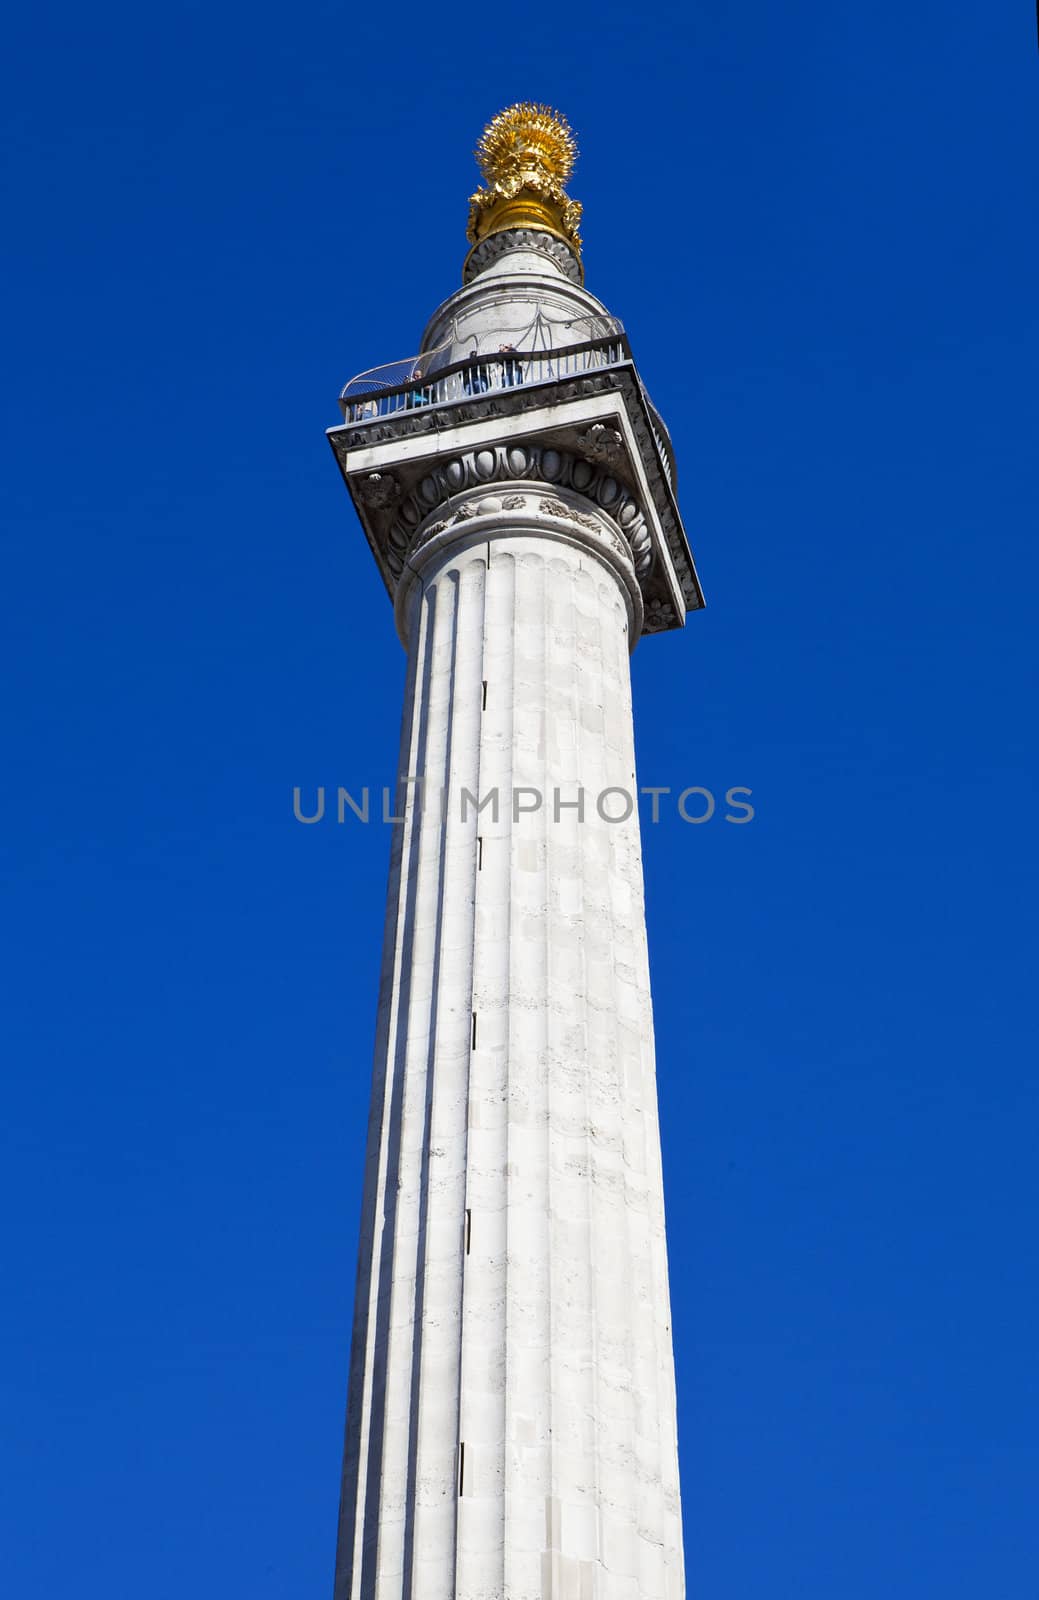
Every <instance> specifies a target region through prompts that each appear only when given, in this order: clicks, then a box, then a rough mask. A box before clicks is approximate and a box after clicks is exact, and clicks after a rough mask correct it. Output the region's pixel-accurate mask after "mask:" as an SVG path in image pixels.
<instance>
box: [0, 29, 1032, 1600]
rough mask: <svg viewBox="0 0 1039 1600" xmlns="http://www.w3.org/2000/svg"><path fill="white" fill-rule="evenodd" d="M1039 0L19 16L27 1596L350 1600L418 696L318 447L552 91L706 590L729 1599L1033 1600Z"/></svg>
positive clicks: (662, 688)
mask: <svg viewBox="0 0 1039 1600" xmlns="http://www.w3.org/2000/svg"><path fill="white" fill-rule="evenodd" d="M1034 29H1035V22H1034V17H1033V16H1032V14H1031V11H1030V9H1029V8H1028V7H1027V6H1024V5H1021V6H1019V7H1017V8H1011V7H1007V8H999V7H993V6H982V5H981V4H974V5H969V4H959V3H955V0H953V3H950V0H943V3H941V4H939V3H938V0H922V3H918V4H916V5H913V6H909V7H907V6H906V5H905V4H902V3H899V4H896V3H895V0H877V3H876V4H874V5H872V6H856V7H852V6H847V5H837V6H835V5H832V4H824V3H822V0H788V3H787V4H784V5H776V4H772V5H764V4H762V3H761V0H743V3H742V4H739V5H737V4H735V3H731V0H695V3H694V4H692V5H690V6H689V7H683V8H678V7H675V8H664V7H656V8H653V7H650V8H642V9H640V10H637V11H632V10H631V9H630V8H628V7H621V6H618V5H615V4H612V3H602V0H601V3H599V4H597V5H596V6H594V7H590V8H585V9H577V10H571V11H560V10H555V11H552V12H539V11H536V10H531V9H529V8H518V7H509V6H505V5H502V6H498V7H489V6H475V5H471V4H462V5H458V6H455V7H453V8H451V9H450V10H448V9H436V8H431V7H424V8H421V9H414V10H409V9H408V8H407V7H403V8H396V9H394V8H390V7H384V6H372V7H367V8H365V7H356V6H349V7H348V6H341V5H336V4H330V3H327V0H322V3H316V4H307V5H303V6H299V7H294V8H283V7H279V8H272V7H268V6H264V5H263V4H252V5H249V6H246V5H232V4H227V3H225V0H216V3H215V4H210V5H208V6H205V7H203V6H201V5H183V6H182V5H173V6H171V7H165V8H154V7H152V8H146V7H140V6H134V7H120V6H111V5H104V4H102V5H101V6H100V7H76V8H73V7H67V6H48V5H45V4H44V5H41V6H38V7H36V8H33V9H30V8H28V7H23V8H21V10H20V12H19V13H18V14H17V15H15V16H14V17H13V18H11V19H10V20H9V22H8V24H7V29H6V39H5V51H4V57H5V60H4V65H3V68H2V69H0V70H2V71H3V74H4V77H5V79H6V83H5V84H4V85H3V93H2V95H0V116H2V118H3V123H4V126H3V132H2V138H0V161H2V164H3V172H4V202H3V204H4V215H5V220H6V221H7V223H8V226H9V236H10V243H11V247H12V248H11V263H10V268H9V273H8V282H7V291H6V306H7V310H8V313H9V316H8V319H7V321H8V326H7V328H6V331H5V345H6V357H7V359H6V369H7V380H6V384H5V400H6V412H7V420H6V423H5V428H4V444H5V446H6V447H7V451H8V455H9V460H8V464H7V466H6V469H5V471H4V474H3V489H4V495H5V499H6V501H7V508H6V515H5V517H4V524H5V533H4V573H5V582H4V605H5V610H6V611H7V617H6V620H5V622H4V624H3V628H2V630H0V631H2V639H0V648H2V650H3V653H4V657H5V663H4V665H5V677H4V681H5V683H6V686H7V694H6V695H5V697H4V699H5V707H4V733H3V746H4V751H5V755H6V756H7V764H8V776H7V779H6V781H5V783H4V785H3V806H4V810H5V813H6V814H5V816H4V819H3V839H4V845H5V858H6V864H5V868H4V877H5V898H6V903H7V905H8V907H9V917H8V926H9V928H10V931H11V938H10V941H9V944H8V948H7V954H6V958H5V960H4V962H3V967H2V973H3V979H4V983H5V987H6V988H7V990H8V994H7V999H6V1002H5V1012H6V1016H7V1019H8V1020H7V1029H6V1032H7V1034H8V1036H9V1038H10V1041H11V1047H10V1050H9V1052H8V1060H9V1066H8V1070H7V1072H6V1074H5V1080H4V1081H5V1099H6V1105H5V1109H4V1116H3V1119H2V1121H3V1131H2V1134H0V1144H2V1149H0V1184H2V1186H3V1211H2V1215H3V1236H4V1256H5V1266H4V1295H3V1309H2V1311H0V1398H2V1426H0V1437H2V1443H0V1454H2V1457H3V1458H5V1459H0V1475H2V1477H3V1480H4V1481H5V1483H6V1484H7V1490H6V1494H5V1497H4V1504H3V1507H2V1509H0V1519H2V1521H3V1524H6V1525H5V1526H3V1527H2V1528H0V1538H2V1543H3V1547H4V1550H5V1555H4V1558H3V1563H4V1588H5V1592H6V1593H8V1594H10V1595H11V1596H12V1597H15V1596H17V1597H18V1600H43V1597H45V1596H46V1597H48V1600H49V1597H51V1596H53V1595H55V1594H57V1593H63V1592H65V1591H66V1590H70V1589H71V1590H74V1592H75V1593H76V1595H77V1596H78V1597H79V1600H137V1597H138V1596H139V1595H141V1594H144V1593H147V1594H148V1596H149V1600H183V1596H185V1595H191V1596H192V1597H193V1600H226V1597H227V1596H236V1595H243V1596H245V1595H247V1596H249V1600H283V1597H284V1600H289V1597H291V1600H299V1597H301V1596H310V1595H327V1594H328V1593H329V1592H330V1585H331V1568H332V1559H333V1543H334V1526H335V1514H336V1501H337V1494H338V1474H339V1453H340V1446H341V1432H342V1414H343V1408H344V1399H345V1378H346V1362H347V1347H348V1331H349V1321H350V1306H351V1296H352V1288H353V1274H354V1252H355V1245H356V1231H357V1218H358V1207H359V1199H360V1160H361V1153H362V1145H363V1138H364V1130H365V1121H366V1115H367V1097H368V1080H369V1070H370V1053H371V1043H372V1029H373V1018H374V1003H375V991H376V980H377V966H378V957H379V942H380V937H381V922H382V910H383V895H384V889H385V871H386V856H387V847H388V838H387V835H386V833H385V830H382V829H376V828H369V829H363V828H361V826H360V825H359V824H356V825H354V826H352V827H351V826H349V825H347V826H344V827H342V828H338V827H336V826H335V825H334V824H333V825H323V826H320V827H311V828H302V827H300V826H299V824H298V823H295V822H294V821H293V818H292V811H291V790H292V786H293V785H294V784H301V785H316V784H318V783H325V784H329V785H335V784H338V783H343V784H346V785H350V786H361V785H363V784H365V783H369V784H372V785H377V784H379V783H382V782H384V781H389V780H390V778H391V777H392V773H393V767H394V762H395V757H396V742H397V732H398V720H399V705H400V696H401V689H402V681H403V665H404V663H403V655H402V652H401V651H400V648H399V646H398V644H397V642H396V639H395V636H394V632H393V627H392V621H391V616H390V608H389V603H388V601H387V600H386V597H385V594H384V592H383V590H382V588H381V584H380V582H379V579H378V577H377V574H376V571H375V568H374V564H373V563H372V561H371V558H370V556H369V554H368V552H367V549H366V547H365V544H364V540H363V536H362V535H361V532H360V530H359V528H358V526H357V524H356V521H355V520H354V519H353V516H352V513H351V511H350V507H349V503H348V500H347V497H346V495H345V493H344V491H343V488H342V485H341V483H340V481H339V477H338V473H337V471H336V469H335V465H334V462H333V460H332V457H331V454H330V452H329V451H328V447H327V445H326V443H325V441H324V440H323V438H322V432H323V429H324V428H325V427H326V426H328V425H329V424H331V423H334V422H335V421H336V420H337V411H336V406H335V397H336V394H337V392H338V389H339V387H340V386H341V385H342V383H343V382H344V381H345V380H346V379H347V378H348V377H350V376H351V375H352V374H353V373H355V372H357V371H359V370H361V369H363V368H365V367H369V366H371V365H373V364H375V363H377V362H380V361H384V360H391V359H394V358H396V357H401V356H406V355H409V354H411V353H412V352H413V351H414V350H415V349H416V348H417V344H418V340H419V337H420V334H421V330H422V328H423V325H424V323H425V320H426V318H427V316H428V314H429V312H430V311H431V310H432V308H433V307H434V306H435V305H436V304H437V303H438V302H439V300H441V299H442V298H443V297H444V296H445V295H446V294H448V293H450V292H451V290H452V289H453V288H454V287H455V286H456V284H457V283H458V281H459V272H460V267H461V262H462V258H463V256H464V252H465V248H466V246H465V239H464V227H465V214H466V197H467V195H468V194H469V192H470V191H471V189H472V187H473V186H474V183H475V180H476V170H475V167H474V165H473V163H472V159H471V154H470V152H471V149H472V146H473V143H474V142H475V139H476V137H477V135H478V133H479V131H480V128H481V126H482V125H483V123H484V122H485V121H486V120H487V118H488V117H489V116H490V115H492V114H493V113H494V112H495V111H497V110H498V109H500V108H501V107H502V106H504V105H506V104H508V103H509V102H510V101H512V100H515V99H518V98H534V99H541V100H546V101H549V102H550V103H552V104H555V105H557V106H559V107H560V108H561V109H562V110H564V111H565V112H566V114H567V115H568V116H569V118H570V120H571V122H572V123H573V125H574V127H575V129H576V130H577V133H578V136H579V139H580V142H581V147H582V155H581V158H580V161H579V164H578V168H577V172H576V174H575V178H574V181H573V184H572V189H573V192H574V194H575V195H576V196H577V197H578V198H580V199H581V200H582V201H583V202H584V204H585V208H586V218H585V226H584V233H585V238H586V252H585V260H586V267H587V273H588V283H589V286H590V287H591V288H592V289H593V290H594V291H595V292H596V293H597V294H599V295H600V296H601V297H602V298H603V299H604V300H605V301H606V302H607V303H608V304H609V306H610V307H611V309H612V310H613V311H614V312H615V313H616V314H617V315H619V316H620V317H622V318H623V319H624V321H625V324H626V326H627V328H628V330H629V333H630V337H631V341H632V344H633V347H634V350H635V354H636V357H637V359H638V361H639V364H640V368H641V370H642V373H643V376H644V378H645V381H646V383H647V385H648V387H649V390H650V392H651V393H652V395H653V397H654V400H655V402H656V404H657V405H658V407H659V408H660V410H661V412H662V413H663V414H664V416H665V418H666V419H667V421H668V423H669V425H670V428H671V431H672V434H673V437H674V441H675V446H676V450H677V454H678V462H679V474H680V491H681V501H682V505H683V510H684V514H685V518H686V523H687V526H688V528H689V530H690V534H691V538H692V543H693V547H694V550H695V552H696V556H697V560H698V564H699V568H700V573H701V577H702V579H703V582H704V586H705V589H706V591H707V596H708V610H707V611H706V612H705V613H703V614H701V615H698V616H696V617H694V618H692V619H691V621H690V625H689V627H688V628H687V630H686V631H685V632H684V633H682V634H670V635H667V636H666V637H658V638H655V639H651V640H649V641H647V642H645V643H644V644H643V645H642V646H640V648H639V649H638V651H637V652H636V655H635V658H634V663H633V674H634V689H635V701H636V718H637V738H638V749H639V761H640V777H641V779H642V781H643V782H644V783H655V784H673V785H678V786H685V785H686V784H702V785H705V786H707V787H710V788H712V789H714V790H716V791H717V792H719V793H720V792H721V791H722V790H724V788H726V787H727V786H729V785H733V784H740V785H746V786H748V787H750V788H751V789H752V790H753V797H754V804H755V806H756V808H757V814H756V816H755V819H754V821H753V823H752V824H751V825H749V826H747V827H740V828H737V827H732V826H727V825H725V824H724V823H722V822H721V820H720V819H712V821H711V822H710V823H708V824H706V825H704V826H702V827H691V826H689V825H688V824H685V823H683V822H681V821H680V820H679V819H677V818H676V817H675V816H674V815H673V814H665V819H664V820H662V822H661V823H660V825H659V826H657V827H647V828H646V830H645V865H646V877H647V894H648V904H649V916H650V940H651V959H652V970H653V980H654V993H655V1005H656V1018H657V1030H658V1041H659V1078H660V1095H661V1104H662V1114H663V1126H664V1139H665V1152H664V1154H665V1173H666V1180H667V1199H668V1214H669V1232H670V1243H671V1258H672V1276H673V1286H674V1328H675V1335H676V1356H677V1363H678V1380H679V1396H680V1434H681V1450H682V1466H683V1482H684V1502H685V1521H686V1546H687V1566H688V1575H689V1590H690V1595H691V1596H694V1595H695V1596H697V1597H699V1600H751V1597H755V1600H756V1597H758V1596H762V1597H764V1596H766V1595H767V1596H768V1600H835V1597H838V1600H876V1596H878V1595H881V1594H882V1595H884V1596H885V1600H920V1597H921V1596H930V1595H935V1596H938V1595H940V1596H941V1597H942V1600H981V1597H985V1600H990V1597H991V1600H1035V1594H1036V1584H1037V1581H1039V1579H1037V1567H1039V1536H1037V1531H1036V1529H1037V1524H1036V1520H1035V1516H1034V1507H1035V1496H1036V1488H1037V1480H1039V1444H1037V1437H1039V1434H1037V1423H1039V1416H1037V1409H1039V1407H1037V1383H1036V1366H1035V1353H1036V1346H1037V1334H1039V1328H1037V1322H1039V1292H1037V1289H1036V1283H1037V1281H1039V1280H1037V1267H1039V1263H1037V1260H1036V1256H1037V1248H1036V1237H1037V1229H1036V1220H1037V1218H1036V1209H1037V1208H1036V1199H1037V1196H1036V1184H1035V1166H1036V1159H1035V1143H1036V1085H1035V1061H1036V1054H1037V1052H1036V1025H1035V1005H1034V990H1035V962H1036V939H1035V920H1034V905H1035V900H1036V891H1037V884H1036V872H1035V868H1036V853H1035V845H1034V841H1035V815H1036V768H1035V761H1034V744H1033V737H1034V734H1033V730H1034V720H1035V719H1034V703H1035V678H1034V666H1035V660H1034V633H1035V627H1034V621H1033V615H1034V608H1035V599H1034V595H1035V589H1036V583H1037V579H1039V563H1037V557H1036V537H1037V534H1039V514H1037V513H1039V492H1037V488H1036V484H1037V481H1039V474H1037V472H1036V462H1035V455H1036V437H1037V422H1039V416H1037V412H1039V405H1037V399H1036V390H1037V385H1036V369H1037V355H1039V349H1037V344H1039V340H1037V322H1039V316H1037V310H1036V299H1035V294H1034V286H1035V282H1036V275H1037V274H1036V255H1037V251H1036V245H1037V236H1039V225H1037V220H1036V178H1037V167H1039V160H1037V139H1036V131H1037V130H1036V122H1037V114H1036V105H1037V90H1039V59H1037V56H1036V38H1035V31H1034Z"/></svg>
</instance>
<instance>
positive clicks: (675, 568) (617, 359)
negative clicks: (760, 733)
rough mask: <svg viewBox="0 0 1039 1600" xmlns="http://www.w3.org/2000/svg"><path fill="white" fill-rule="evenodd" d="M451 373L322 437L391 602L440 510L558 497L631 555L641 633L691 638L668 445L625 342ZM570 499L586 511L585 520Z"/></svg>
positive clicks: (690, 583) (690, 605)
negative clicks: (456, 502) (678, 632)
mask: <svg viewBox="0 0 1039 1600" xmlns="http://www.w3.org/2000/svg"><path fill="white" fill-rule="evenodd" d="M456 368H457V370H455V369H451V370H449V371H442V372H438V373H436V374H435V375H434V374H430V377H429V379H428V380H425V381H419V382H415V381H412V382H411V383H410V384H409V385H397V386H396V388H395V389H394V391H393V392H392V393H387V394H384V395H381V396H373V397H370V398H368V399H365V400H362V401H358V402H352V403H351V404H350V405H349V407H348V413H349V414H348V417H347V420H346V422H344V423H343V424H342V425H341V426H340V427H337V428H331V429H329V431H328V439H329V443H330V444H331V446H332V450H333V452H334V454H335V457H336V460H337V461H338V463H339V468H340V471H341V472H342V474H343V478H344V480H345V482H346V485H347V488H348V489H349V491H350V495H351V498H352V500H353V503H354V506H355V508H356V510H357V515H358V517H359V519H360V521H361V524H362V526H363V528H364V531H365V534H366V536H367V538H368V542H369V545H370V546H371V549H372V553H373V555H374V556H375V560H376V562H377V564H378V566H379V570H380V572H381V574H382V577H383V581H384V583H385V584H386V588H387V590H388V591H389V593H390V595H391V597H392V596H394V595H395V593H396V590H397V585H398V583H399V581H400V579H401V575H402V573H403V572H404V569H405V565H406V563H408V562H409V560H410V552H411V551H412V549H413V548H414V545H415V541H416V537H417V535H418V534H419V530H420V529H421V528H424V527H426V526H428V525H429V524H430V523H435V522H437V521H438V520H439V521H445V520H446V517H445V510H444V509H443V508H447V512H446V515H447V516H450V517H455V516H456V515H460V514H461V507H460V506H458V507H454V506H452V500H453V497H455V496H457V495H460V494H463V493H464V494H466V496H467V498H466V501H465V504H467V505H468V504H470V503H471V502H470V500H469V498H468V491H470V490H478V491H481V492H482V495H483V497H484V498H487V497H494V496H499V497H500V495H501V493H502V492H503V491H504V490H505V487H506V485H509V486H511V487H512V490H513V492H514V493H515V494H520V493H523V494H527V495H528V496H532V497H535V498H536V497H538V496H539V495H540V498H541V499H546V498H548V499H550V498H552V497H553V496H554V495H556V494H557V493H558V495H559V498H560V502H561V503H562V504H565V505H567V507H568V511H570V512H577V514H584V515H587V516H590V517H592V518H598V516H599V513H600V512H605V513H606V517H607V521H608V522H609V523H610V525H611V527H612V528H613V530H614V531H615V532H616V533H617V534H618V535H620V536H621V537H622V540H623V541H624V542H625V543H626V546H627V549H628V551H629V552H630V560H631V565H632V568H633V570H634V574H635V581H636V582H637V585H638V589H639V594H640V601H641V605H640V607H639V609H641V611H642V613H643V618H642V620H641V624H640V629H641V631H642V632H646V633H655V632H662V631H664V630H666V629H669V628H676V627H681V626H683V624H684V622H685V615H686V612H687V611H693V610H698V609H699V608H700V607H701V606H702V605H703V603H704V602H703V594H702V591H701V588H700V583H699V579H698V577H697V574H696V568H695V565H694V563H693V558H692V554H691V552H690V549H689V544H688V541H687V539H686V535H685V530H684V528H683V526H682V521H681V518H680V515H679V512H678V507H677V504H676V501H675V493H674V466H673V461H672V458H671V450H670V441H669V440H668V438H667V434H666V430H665V429H664V425H663V423H662V422H661V420H660V418H659V416H658V415H657V413H656V411H655V410H654V409H653V407H652V406H651V404H650V402H649V399H648V396H647V395H646V393H645V390H644V388H643V387H642V384H641V382H640V380H639V377H638V374H637V372H636V369H635V366H634V363H633V362H632V360H631V357H630V353H629V352H628V350H627V342H626V340H624V339H623V336H621V337H619V338H617V337H614V338H612V339H599V340H594V341H589V342H588V345H587V347H585V348H583V349H582V350H581V351H580V352H579V353H578V354H577V355H572V356H567V355H566V354H565V353H563V352H538V353H537V354H536V355H535V354H534V353H524V352H515V353H512V352H510V353H507V354H497V355H495V356H492V357H486V356H485V357H481V358H479V360H474V361H473V362H472V363H470V364H469V365H465V364H464V363H458V364H456ZM567 369H569V370H567ZM570 493H572V494H574V495H576V496H578V497H580V499H581V500H582V501H583V502H584V504H583V507H581V508H580V510H579V511H578V508H577V507H576V506H574V505H571V504H570V501H569V494H570ZM564 496H565V498H564ZM478 500H479V496H478V497H477V503H478ZM532 503H533V502H532ZM525 509H526V508H525ZM537 514H538V515H539V516H543V515H544V513H542V512H540V509H538V511H537ZM563 520H564V522H565V521H567V520H568V519H567V518H564V519H563ZM569 521H570V522H571V523H572V525H573V526H574V527H577V526H579V525H578V524H576V523H575V522H574V521H573V516H570V518H569ZM586 531H590V529H589V530H586ZM486 536H487V537H493V528H490V527H489V528H488V532H487V535H486ZM635 637H637V633H636V634H635Z"/></svg>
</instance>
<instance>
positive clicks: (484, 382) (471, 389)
mask: <svg viewBox="0 0 1039 1600" xmlns="http://www.w3.org/2000/svg"><path fill="white" fill-rule="evenodd" d="M478 354H479V351H477V350H475V349H473V350H470V352H469V359H470V361H475V360H476V357H477V355H478ZM490 382H491V380H490V378H489V377H488V376H487V372H486V370H485V369H484V368H483V367H469V368H468V369H467V371H466V374H465V382H464V383H463V385H462V387H463V388H464V390H465V392H466V394H484V393H485V392H486V390H487V389H488V388H489V387H490Z"/></svg>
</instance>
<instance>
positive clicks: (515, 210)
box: [468, 100, 581, 252]
mask: <svg viewBox="0 0 1039 1600" xmlns="http://www.w3.org/2000/svg"><path fill="white" fill-rule="evenodd" d="M475 154H476V159H477V161H478V162H479V165H480V171H481V172H482V173H483V176H484V181H485V183H486V185H487V187H486V188H485V189H477V191H476V193H475V194H474V195H472V196H471V198H470V200H469V228H468V236H469V239H470V240H471V241H472V243H473V244H476V243H477V241H478V240H480V239H485V238H486V237H487V235H488V234H490V233H502V232H503V231H504V230H505V229H506V228H540V229H541V230H542V231H544V232H546V233H554V234H555V235H556V236H557V237H558V238H561V239H565V240H566V242H567V244H569V245H570V246H571V247H572V248H573V249H574V251H575V252H579V251H580V248H581V236H580V234H579V233H578V231H577V229H578V223H579V222H580V220H581V206H580V204H579V202H578V201H576V200H571V198H570V196H569V195H568V194H567V192H566V190H565V188H564V187H563V185H564V184H565V183H566V180H567V178H569V176H570V174H571V172H572V171H573V166H574V162H575V160H576V159H577V140H576V139H575V138H574V136H573V133H572V131H571V129H570V124H569V123H568V122H567V120H566V118H565V117H564V116H561V115H560V113H559V112H558V111H553V110H552V108H551V107H550V106H542V105H535V104H534V103H533V102H532V101H526V100H525V101H522V102H521V103H520V104H519V105H514V106H509V107H508V109H507V110H506V111H499V112H498V115H497V116H496V117H494V118H493V119H492V120H491V121H490V122H489V123H488V124H487V126H486V128H484V130H483V133H482V134H481V136H480V142H479V144H478V145H477V146H476V152H475Z"/></svg>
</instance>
